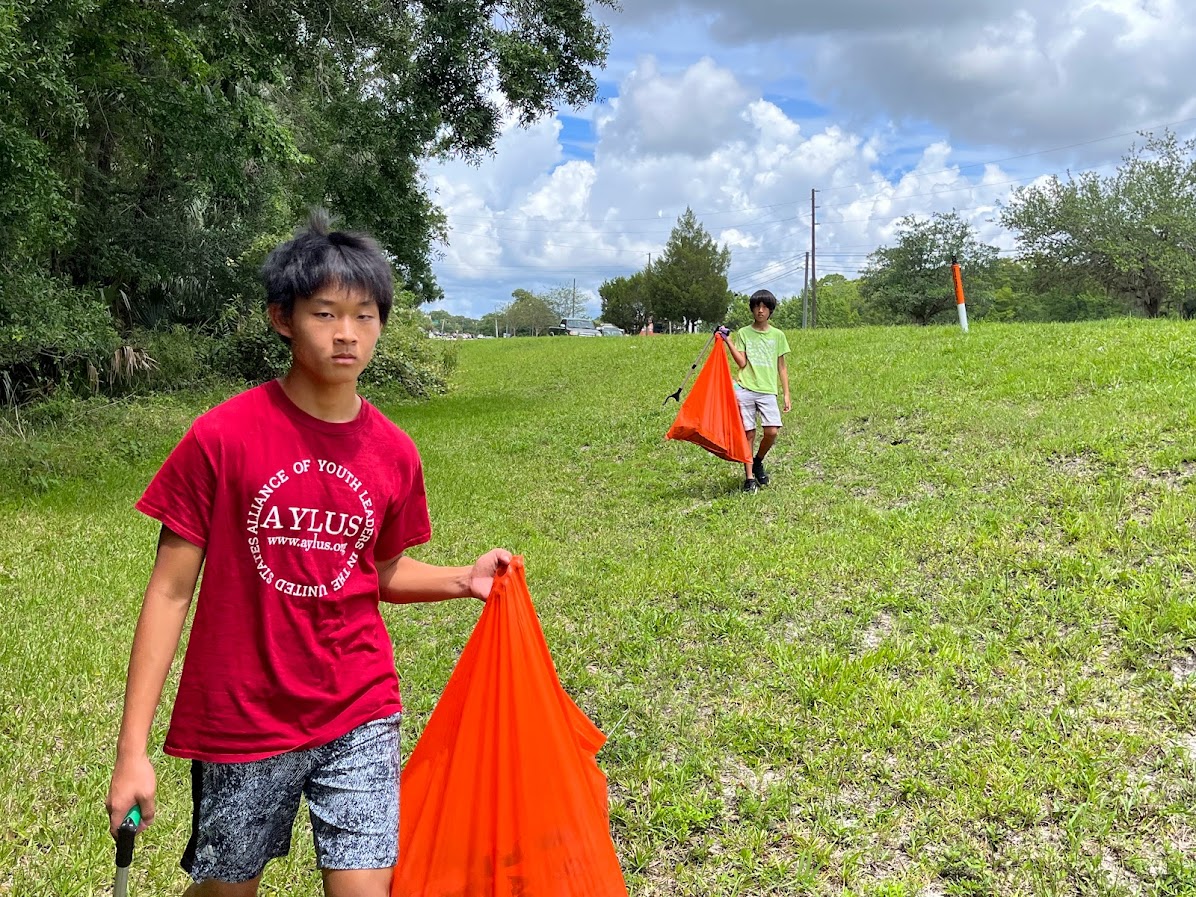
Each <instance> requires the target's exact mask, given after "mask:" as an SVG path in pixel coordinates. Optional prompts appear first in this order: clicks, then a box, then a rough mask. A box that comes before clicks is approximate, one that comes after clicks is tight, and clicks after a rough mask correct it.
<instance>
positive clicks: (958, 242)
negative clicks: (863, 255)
mask: <svg viewBox="0 0 1196 897" xmlns="http://www.w3.org/2000/svg"><path fill="white" fill-rule="evenodd" d="M952 258H958V259H959V264H960V266H961V267H962V268H963V271H964V276H965V279H966V284H967V295H968V304H969V306H971V305H972V304H973V303H975V304H976V305H977V306H978V309H977V310H978V311H981V312H982V311H983V309H984V307H985V306H986V305H987V303H988V301H989V299H990V287H989V280H990V277H991V272H992V267H993V264H994V262H995V260H996V258H997V249H996V247H994V246H989V245H987V244H984V243H981V242H979V241H978V240H977V239H976V235H975V230H974V228H973V227H972V225H971V224H970V223H968V222H967V221H965V220H964V219H963V218H961V217H960V216H959V214H958V213H956V212H950V213H935V214H934V216H933V217H931V218H929V219H922V218H917V217H915V216H907V217H905V218H902V219H901V221H899V222H898V224H897V242H896V244H895V245H893V246H884V247H881V248H880V249H878V250H876V252H874V253H872V255H871V256H869V258H868V265H867V267H866V268H865V270H864V274H863V276H862V278H861V282H860V286H859V291H860V297H861V298H862V299H863V300H864V301H865V302H868V303H870V304H871V305H873V306H875V307H876V308H877V309H879V310H880V311H882V312H884V313H887V314H888V315H890V316H891V317H892V320H893V321H894V322H899V321H907V322H913V323H917V324H923V325H925V324H929V323H930V322H931V321H933V320H934V319H935V318H936V317H937V316H939V315H941V314H942V313H943V312H946V311H948V310H950V309H951V308H953V307H954V305H955V292H954V286H953V283H952V279H951V259H952ZM821 300H822V296H821V293H820V294H819V312H818V320H819V322H821V321H822V301H821Z"/></svg>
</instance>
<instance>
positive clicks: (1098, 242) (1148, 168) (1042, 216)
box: [599, 132, 1196, 329]
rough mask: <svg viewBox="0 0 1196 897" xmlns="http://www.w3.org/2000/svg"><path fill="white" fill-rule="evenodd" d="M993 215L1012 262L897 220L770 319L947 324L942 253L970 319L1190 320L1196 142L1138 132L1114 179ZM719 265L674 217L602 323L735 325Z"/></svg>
mask: <svg viewBox="0 0 1196 897" xmlns="http://www.w3.org/2000/svg"><path fill="white" fill-rule="evenodd" d="M996 220H997V221H998V222H999V223H1000V224H1002V225H1003V226H1004V227H1005V228H1007V229H1008V230H1009V231H1010V232H1012V233H1013V234H1014V236H1015V237H1016V239H1017V243H1018V249H1017V252H1016V253H1015V254H1013V255H1009V254H1002V253H1001V252H1000V251H999V250H998V249H997V247H995V246H991V245H987V244H984V243H981V242H980V241H979V240H978V238H977V234H976V230H975V228H974V227H973V226H972V225H971V224H970V223H969V222H967V221H965V220H964V219H963V218H962V217H961V216H960V215H959V214H958V213H956V212H953V211H952V212H941V213H936V214H934V215H932V216H930V217H929V218H918V217H915V216H909V217H906V218H903V219H902V220H900V221H899V222H898V223H897V225H896V228H895V231H896V237H895V240H894V242H893V243H892V244H891V245H888V246H882V247H880V248H879V249H877V250H876V251H875V252H873V253H872V254H871V255H870V256H869V257H868V261H867V263H866V265H865V266H864V269H863V270H862V271H861V273H860V276H859V277H858V278H856V279H854V280H849V279H848V278H846V277H844V276H843V275H841V274H830V275H827V276H824V277H821V278H819V279H818V281H817V284H816V286H815V289H812V290H810V291H809V292H810V295H808V296H806V295H803V294H801V293H799V294H798V295H795V296H788V297H782V298H781V302H780V305H779V306H778V308H777V311H776V313H775V314H774V316H773V320H774V322H775V323H776V324H777V325H778V326H781V327H785V328H797V327H800V326H802V319H803V305H805V306H807V307H808V312H809V314H810V316H811V317H812V318H813V319H814V320H815V321H816V323H817V326H819V327H850V326H856V325H863V324H922V325H925V324H931V323H941V322H949V321H954V320H955V318H956V314H955V310H954V309H955V295H954V288H953V284H952V280H951V261H952V259H953V258H955V259H958V261H959V264H960V266H961V269H962V272H963V277H964V282H965V292H966V295H967V303H968V314H969V317H970V318H972V319H973V320H977V319H985V318H987V319H989V320H999V321H1077V320H1085V319H1091V318H1103V317H1111V316H1116V315H1142V316H1145V317H1157V316H1160V315H1173V316H1183V317H1189V316H1192V315H1196V141H1180V140H1178V139H1177V138H1176V137H1175V135H1173V134H1172V133H1170V132H1165V133H1164V134H1162V135H1161V136H1153V135H1146V141H1145V143H1144V145H1143V146H1140V147H1139V146H1135V147H1133V148H1132V149H1131V150H1130V152H1129V153H1128V154H1127V156H1126V157H1125V158H1124V159H1123V161H1122V164H1121V166H1120V167H1119V169H1118V171H1117V172H1116V173H1115V174H1114V175H1112V176H1109V177H1103V178H1102V177H1099V176H1098V175H1096V174H1093V173H1086V174H1081V175H1078V176H1075V177H1072V176H1068V177H1067V178H1066V179H1061V178H1059V177H1051V178H1049V179H1048V180H1047V181H1046V182H1044V183H1042V184H1038V185H1034V186H1030V187H1024V188H1021V189H1019V190H1017V191H1015V192H1014V194H1013V196H1012V197H1011V199H1010V201H1009V202H1008V203H1006V204H1005V205H1003V206H1002V207H1001V208H1000V210H999V212H998V215H997V218H996ZM729 263H730V252H729V251H728V250H726V249H725V248H723V249H719V248H718V247H717V246H716V245H715V243H714V241H713V240H712V239H710V237H709V235H708V234H706V232H705V231H704V230H703V229H702V227H701V225H700V224H698V223H697V221H696V219H694V216H693V213H692V212H690V211H688V210H687V212H686V214H685V216H683V217H682V219H681V220H680V221H679V222H678V226H677V227H676V228H675V229H674V231H673V235H672V236H671V237H670V240H669V244H668V247H667V248H666V251H665V254H664V255H663V256H662V257H661V258H660V259H659V260H658V261H654V262H653V263H652V265H650V266H647V267H645V268H644V269H643V270H641V271H638V272H636V273H634V274H631V275H628V276H625V277H617V278H614V279H612V280H608V281H607V282H606V283H604V284H603V285H602V287H601V288H600V290H599V292H600V294H601V296H602V315H603V317H604V318H605V319H606V320H609V321H612V322H613V323H616V324H618V325H619V326H621V327H624V328H626V329H638V328H639V327H640V326H642V324H643V323H645V322H646V321H647V320H648V319H649V318H650V317H652V318H654V319H655V321H656V322H657V323H660V322H663V321H674V322H692V321H703V322H705V323H711V322H718V321H724V322H726V323H728V324H730V325H733V326H743V325H746V324H748V323H750V320H751V319H750V315H749V313H748V307H747V295H746V294H744V295H737V294H731V293H728V292H727V291H726V271H727V268H728V266H729ZM761 286H767V284H761Z"/></svg>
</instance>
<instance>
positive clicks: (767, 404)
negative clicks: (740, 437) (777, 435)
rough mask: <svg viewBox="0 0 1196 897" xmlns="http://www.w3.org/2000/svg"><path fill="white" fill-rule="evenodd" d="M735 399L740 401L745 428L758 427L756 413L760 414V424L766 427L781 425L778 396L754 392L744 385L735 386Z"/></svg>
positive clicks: (740, 413) (752, 428)
mask: <svg viewBox="0 0 1196 897" xmlns="http://www.w3.org/2000/svg"><path fill="white" fill-rule="evenodd" d="M735 400H736V401H737V402H739V416H740V417H741V418H743V428H744V429H745V430H754V429H756V415H757V414H759V415H760V424H761V426H765V427H780V426H782V424H781V407H780V405H778V404H777V397H776V396H774V395H772V394H771V393H767V392H752V391H751V390H750V389H744V388H743V387H742V386H736V387H735Z"/></svg>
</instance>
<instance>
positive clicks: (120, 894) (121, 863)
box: [112, 804, 141, 897]
mask: <svg viewBox="0 0 1196 897" xmlns="http://www.w3.org/2000/svg"><path fill="white" fill-rule="evenodd" d="M139 825H141V807H139V806H137V805H136V804H134V805H133V809H131V810H130V811H129V815H127V816H126V817H125V821H124V822H122V823H121V824H120V828H118V829H117V830H116V884H115V886H114V887H113V889H112V894H113V897H127V895H128V893H129V866H130V865H132V863H133V838H134V837H136V835H137V827H138V826H139Z"/></svg>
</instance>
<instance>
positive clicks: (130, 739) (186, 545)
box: [104, 526, 204, 832]
mask: <svg viewBox="0 0 1196 897" xmlns="http://www.w3.org/2000/svg"><path fill="white" fill-rule="evenodd" d="M203 558H204V550H203V549H202V548H200V547H199V546H198V545H194V544H192V543H191V542H188V541H187V540H186V539H184V538H183V537H182V536H180V535H178V534H176V533H174V532H173V531H172V530H170V529H169V528H168V527H166V526H163V527H162V531H161V533H160V534H159V536H158V552H157V556H156V558H155V559H154V570H153V572H152V573H151V574H150V579H149V584H148V585H147V586H146V589H145V599H144V601H143V602H142V604H141V614H140V616H139V617H138V618H137V629H136V631H135V632H134V634H133V649H132V651H131V652H130V655H129V675H128V679H127V681H126V683H125V709H124V714H123V716H122V717H121V723H120V735H119V737H118V738H117V742H116V764H115V766H114V767H113V770H112V782H111V784H110V785H109V787H108V797H107V799H106V800H105V802H104V803H105V806H106V807H107V808H108V820H109V825H110V828H111V830H112V831H113V832H115V831H116V829H117V827H118V826H119V825H120V823H121V821H122V820H123V819H124V818H125V814H126V813H128V812H129V810H130V809H131V808H132V807H133V805H134V804H138V805H140V807H141V818H142V827H144V826H147V825H149V824H150V823H151V822H153V821H154V791H155V787H156V780H155V777H154V767H153V766H152V765H151V763H150V761H149V734H150V727H151V726H152V725H153V723H154V713H155V712H156V711H157V709H158V701H159V700H161V698H162V686H163V685H165V683H166V676H167V674H168V673H169V672H170V664H171V661H173V660H174V654H175V651H176V650H178V646H179V638H180V636H181V635H182V632H183V624H184V623H185V622H186V620H187V610H188V608H190V606H191V596H192V595H193V594H194V593H195V582H196V580H197V579H199V571H200V568H201V567H202V566H203Z"/></svg>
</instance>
